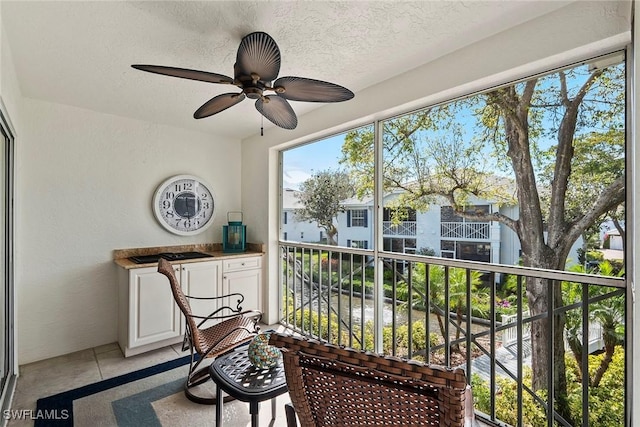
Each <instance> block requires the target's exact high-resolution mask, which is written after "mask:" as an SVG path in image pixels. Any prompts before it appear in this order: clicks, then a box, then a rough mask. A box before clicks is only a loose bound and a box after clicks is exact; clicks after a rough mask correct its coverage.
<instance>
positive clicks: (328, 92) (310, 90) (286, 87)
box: [273, 77, 353, 102]
mask: <svg viewBox="0 0 640 427" xmlns="http://www.w3.org/2000/svg"><path fill="white" fill-rule="evenodd" d="M273 88H274V89H275V91H276V93H277V94H278V95H280V96H281V97H283V98H286V99H288V100H290V101H305V102H341V101H347V100H349V99H351V98H353V92H351V91H350V90H349V89H347V88H345V87H342V86H340V85H337V84H334V83H329V82H324V81H322V80H314V79H306V78H304V77H281V78H279V79H278V80H276V81H275V82H273Z"/></svg>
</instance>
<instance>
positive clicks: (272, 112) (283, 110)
mask: <svg viewBox="0 0 640 427" xmlns="http://www.w3.org/2000/svg"><path fill="white" fill-rule="evenodd" d="M256 109H257V110H258V111H260V114H262V115H263V116H265V117H266V118H267V119H268V120H269V121H270V122H271V123H273V124H275V125H276V126H280V127H281V128H284V129H295V128H296V126H298V118H297V117H296V113H294V112H293V108H291V105H289V103H288V102H287V100H286V99H284V98H280V97H279V96H277V95H269V96H265V97H264V98H261V99H258V100H257V101H256Z"/></svg>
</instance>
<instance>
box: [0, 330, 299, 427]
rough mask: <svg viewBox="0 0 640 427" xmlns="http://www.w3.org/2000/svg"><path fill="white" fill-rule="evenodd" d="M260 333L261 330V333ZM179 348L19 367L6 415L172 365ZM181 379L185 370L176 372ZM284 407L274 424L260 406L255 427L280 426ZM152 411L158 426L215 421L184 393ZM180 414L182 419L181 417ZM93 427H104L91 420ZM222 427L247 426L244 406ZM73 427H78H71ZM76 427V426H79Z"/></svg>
mask: <svg viewBox="0 0 640 427" xmlns="http://www.w3.org/2000/svg"><path fill="white" fill-rule="evenodd" d="M263 330H265V328H263ZM181 346H182V345H181V344H176V345H173V346H169V347H165V348H161V349H159V350H155V351H150V352H148V353H144V354H141V355H137V356H132V357H128V358H125V357H124V356H123V354H122V351H120V348H119V347H118V344H116V343H113V344H108V345H104V346H100V347H96V348H92V349H88V350H83V351H79V352H76V353H71V354H67V355H64V356H60V357H55V358H52V359H47V360H43V361H39V362H35V363H31V364H28V365H23V366H21V367H20V375H19V377H18V382H17V386H16V392H15V394H14V396H13V401H12V404H11V409H12V410H35V408H36V400H37V399H39V398H42V397H47V396H50V395H53V394H56V393H60V392H62V391H66V390H71V389H74V388H77V387H81V386H84V385H87V384H91V383H94V382H96V381H100V380H103V379H107V378H112V377H115V376H118V375H122V374H125V373H129V372H132V371H136V370H138V369H142V368H145V367H148V366H153V365H156V364H158V363H162V362H166V361H169V360H173V359H176V358H178V357H180V356H184V355H187V354H188V352H182V351H181ZM179 369H183V370H184V374H185V377H186V374H187V370H188V367H187V366H184V367H182V368H179ZM286 402H289V396H288V394H284V395H282V396H280V397H278V399H277V403H276V419H275V421H273V422H272V421H271V404H270V402H269V401H266V402H263V403H262V404H261V410H260V426H271V427H280V426H286V419H285V414H284V404H285V403H286ZM158 404H163V405H166V408H170V410H166V411H163V410H162V408H158V407H157V406H156V405H158ZM156 405H154V407H155V408H156V412H157V413H158V414H159V417H160V418H161V422H162V424H163V426H171V427H173V426H176V425H187V424H185V423H184V419H176V418H183V417H184V414H185V413H188V414H189V415H190V421H189V423H188V425H190V426H196V425H203V426H205V425H206V426H212V425H214V421H215V406H212V405H211V406H210V405H199V404H196V403H193V402H191V401H189V400H188V399H187V398H186V396H185V395H184V393H179V394H176V395H174V396H171V397H169V398H166V399H163V402H156ZM181 414H183V415H181ZM95 421H96V422H95V423H92V427H94V426H108V425H110V424H109V423H106V424H105V423H101V422H100V420H95ZM223 421H224V426H225V427H244V426H250V425H251V418H250V414H249V404H248V403H244V402H239V401H234V402H229V403H227V404H225V405H224V419H223ZM32 425H33V421H32V420H9V422H8V426H10V427H23V426H32ZM76 425H78V424H77V423H76ZM80 427H82V426H80Z"/></svg>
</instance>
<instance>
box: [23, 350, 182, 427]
mask: <svg viewBox="0 0 640 427" xmlns="http://www.w3.org/2000/svg"><path fill="white" fill-rule="evenodd" d="M189 358H190V356H184V357H181V358H179V359H175V360H171V361H169V362H164V363H160V364H158V365H155V366H151V367H148V368H144V369H141V370H139V371H134V372H131V373H128V374H124V375H120V376H118V377H114V378H109V379H106V380H103V381H99V382H97V383H93V384H89V385H86V386H83V387H79V388H76V389H73V390H69V391H65V392H62V393H58V394H55V395H53V396H49V397H45V398H42V399H38V401H37V407H36V415H37V417H36V419H35V422H34V426H35V427H63V426H65V427H66V426H73V425H74V424H75V425H86V424H87V423H86V421H87V418H89V419H90V418H94V422H93V423H92V425H94V426H95V425H101V423H100V420H99V418H98V419H95V418H96V417H94V416H93V415H94V414H95V415H96V416H98V417H99V411H98V410H97V409H96V408H95V407H93V408H91V409H88V412H89V413H88V414H82V415H81V414H78V413H76V414H74V402H77V401H79V400H81V399H84V398H87V397H89V396H92V395H97V394H98V393H102V392H105V391H108V390H113V389H115V388H117V387H121V386H124V385H127V384H131V385H132V386H131V387H130V389H131V392H127V391H124V392H122V393H121V394H122V395H123V396H124V397H121V398H119V399H116V400H112V401H110V406H111V408H110V409H111V411H112V414H113V417H114V418H115V420H116V421H117V425H118V426H145V427H146V426H154V425H158V426H159V425H160V422H159V421H158V418H157V417H156V414H155V411H154V410H153V408H152V407H151V402H153V401H155V400H158V399H162V398H164V397H167V396H169V395H171V394H175V393H178V392H181V391H182V389H183V388H182V387H183V385H184V381H185V377H186V371H184V372H182V371H183V370H180V372H179V373H177V375H174V376H176V377H177V378H175V379H170V380H169V379H168V380H167V381H162V380H160V383H161V384H155V383H154V384H152V385H151V386H148V387H147V386H145V385H140V386H139V387H135V386H133V383H135V382H136V381H140V380H143V379H145V378H149V377H152V376H154V375H158V374H161V373H165V372H168V371H171V370H173V369H176V368H178V367H181V366H184V365H186V364H188V363H189ZM97 400H98V401H99V400H100V399H97ZM102 403H103V406H107V405H108V404H109V402H102ZM94 405H95V404H94ZM85 412H87V411H85ZM87 415H88V417H87ZM74 419H75V423H74ZM79 419H83V420H84V421H82V422H79ZM102 421H104V420H102ZM102 425H104V424H102Z"/></svg>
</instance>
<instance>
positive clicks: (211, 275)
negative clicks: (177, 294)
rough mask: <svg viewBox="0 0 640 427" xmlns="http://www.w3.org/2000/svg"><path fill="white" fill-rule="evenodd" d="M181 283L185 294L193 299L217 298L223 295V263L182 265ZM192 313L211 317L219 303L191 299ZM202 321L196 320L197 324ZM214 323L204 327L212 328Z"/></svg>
mask: <svg viewBox="0 0 640 427" xmlns="http://www.w3.org/2000/svg"><path fill="white" fill-rule="evenodd" d="M180 280H181V281H180V283H181V284H182V290H183V292H184V293H185V294H187V295H189V296H191V297H201V298H202V297H205V298H207V297H215V296H218V295H221V294H222V262H220V261H207V262H194V263H190V264H182V265H181V271H180ZM188 300H189V305H191V311H192V313H193V314H194V315H196V316H209V315H211V313H213V312H214V311H215V310H216V309H217V308H218V307H219V303H216V302H215V301H211V300H198V299H193V298H189V299H188ZM200 321H201V319H196V324H197V323H200ZM212 324H213V322H209V323H204V324H203V325H202V326H204V327H206V326H210V325H212Z"/></svg>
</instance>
